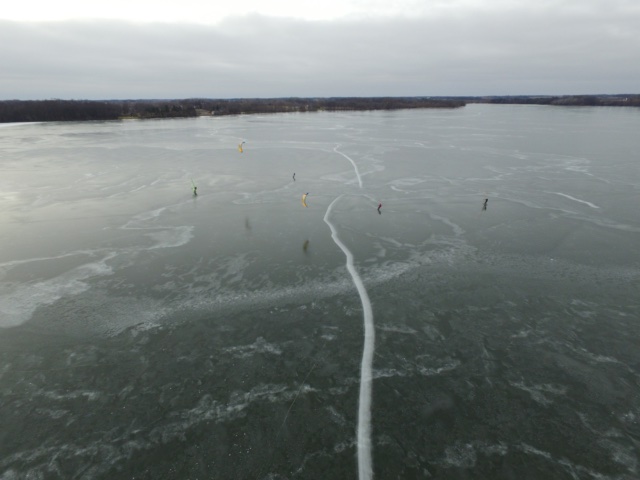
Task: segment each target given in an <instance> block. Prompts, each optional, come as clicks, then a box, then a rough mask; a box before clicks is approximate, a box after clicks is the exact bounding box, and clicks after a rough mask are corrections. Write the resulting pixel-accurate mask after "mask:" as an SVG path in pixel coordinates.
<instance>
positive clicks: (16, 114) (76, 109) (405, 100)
mask: <svg viewBox="0 0 640 480" xmlns="http://www.w3.org/2000/svg"><path fill="white" fill-rule="evenodd" d="M462 106H464V102H463V101H460V100H454V99H446V100H439V99H429V98H421V97H380V98H366V97H350V98H272V99H263V98H252V99H224V100H219V99H186V100H104V101H90V100H7V101H0V122H49V121H84V120H117V119H122V118H140V119H143V118H171V117H195V116H198V115H238V114H250V113H282V112H316V111H321V110H329V111H336V110H394V109H401V108H455V107H462Z"/></svg>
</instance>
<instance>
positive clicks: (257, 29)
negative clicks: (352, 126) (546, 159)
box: [0, 0, 640, 100]
mask: <svg viewBox="0 0 640 480" xmlns="http://www.w3.org/2000/svg"><path fill="white" fill-rule="evenodd" d="M5 3H6V5H3V7H2V8H1V9H0V99H4V100H6V99H24V100H29V99H48V98H63V99H130V98H192V97H206V98H233V97H288V96H297V97H327V96H387V95H388V96H414V95H435V96H442V95H517V94H588V93H640V0H322V1H319V0H291V1H289V0H214V1H210V2H203V1H202V0H153V1H151V0H108V1H102V0H55V1H52V0H15V1H12V2H5ZM206 3H208V5H206Z"/></svg>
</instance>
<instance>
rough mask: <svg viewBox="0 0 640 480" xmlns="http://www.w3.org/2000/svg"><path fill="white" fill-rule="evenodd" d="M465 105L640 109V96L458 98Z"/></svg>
mask: <svg viewBox="0 0 640 480" xmlns="http://www.w3.org/2000/svg"><path fill="white" fill-rule="evenodd" d="M459 98H460V99H462V100H464V101H465V102H466V103H502V104H519V105H557V106H576V107H580V106H585V107H588V106H600V107H640V95H631V94H629V95H626V94H623V95H559V96H553V95H539V96H535V95H514V96H489V97H459Z"/></svg>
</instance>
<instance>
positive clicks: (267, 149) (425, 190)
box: [0, 105, 640, 480]
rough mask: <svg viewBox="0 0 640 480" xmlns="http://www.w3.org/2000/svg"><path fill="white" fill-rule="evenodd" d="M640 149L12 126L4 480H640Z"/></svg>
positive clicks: (7, 157)
mask: <svg viewBox="0 0 640 480" xmlns="http://www.w3.org/2000/svg"><path fill="white" fill-rule="evenodd" d="M638 132H640V111H638V110H636V109H631V108H629V109H626V108H618V109H616V108H603V107H596V108H591V107H583V108H568V107H547V106H499V105H469V106H467V107H465V108H463V109H456V110H416V111H413V110H402V111H389V112H348V113H312V114H276V115H250V116H238V117H220V118H215V117H203V118H197V119H178V120H147V121H122V122H88V123H40V124H12V125H1V124H0V427H1V428H0V479H1V480H13V479H23V478H24V479H27V478H29V479H31V478H43V479H44V478H47V479H49V478H61V479H68V478H74V479H94V478H100V479H102V478H104V479H107V478H108V479H112V478H153V479H186V478H189V479H196V478H200V479H213V478H215V479H228V478H252V479H273V480H276V479H296V478H299V479H303V478H304V479H316V478H317V479H328V478H345V479H346V478H354V479H355V478H360V479H361V480H365V479H367V478H370V477H371V476H373V477H374V478H378V479H387V478H388V479H391V478H393V479H395V478H406V479H410V478H437V479H541V478H554V479H565V478H566V479H580V480H582V479H585V480H586V479H623V480H627V479H632V478H639V477H640V465H639V464H638V460H639V458H640V455H639V453H640V447H639V446H640V350H639V349H638V345H640V324H639V321H640V295H639V291H640V288H639V287H640V281H639V280H640V202H639V200H640V161H639V157H638V155H639V154H638V152H639V151H640V137H638ZM242 142H245V143H244V145H243V151H242V152H240V151H239V149H238V145H239V144H241V143H242ZM294 173H295V179H294ZM192 185H196V186H197V192H198V195H197V196H194V195H193V194H192ZM307 192H308V196H307V198H306V207H305V205H304V203H303V201H302V195H303V194H305V193H307ZM485 199H488V201H487V203H486V208H484V207H483V205H484V202H485ZM379 203H382V208H381V209H380V211H378V210H377V207H378V205H379ZM374 337H375V338H374Z"/></svg>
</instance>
